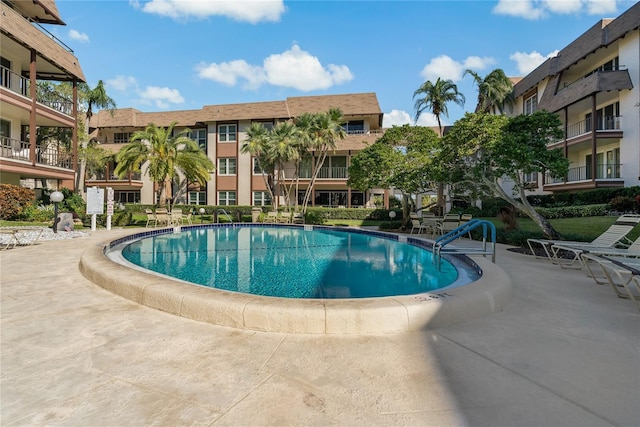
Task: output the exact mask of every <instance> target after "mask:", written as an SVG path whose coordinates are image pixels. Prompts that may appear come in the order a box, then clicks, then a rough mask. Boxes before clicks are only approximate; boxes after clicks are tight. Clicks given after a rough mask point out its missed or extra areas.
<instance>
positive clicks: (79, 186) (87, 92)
mask: <svg viewBox="0 0 640 427" xmlns="http://www.w3.org/2000/svg"><path fill="white" fill-rule="evenodd" d="M78 88H79V90H80V92H81V93H82V94H83V97H84V98H85V102H86V104H87V111H86V113H85V116H86V125H85V126H86V129H87V132H88V130H89V122H90V121H91V117H93V109H94V108H104V109H108V110H109V111H111V114H113V110H114V109H115V108H116V102H115V101H114V100H113V99H112V98H111V97H110V96H109V95H107V90H106V88H105V87H104V82H103V81H102V80H98V84H96V87H94V88H93V89H92V88H91V87H89V85H87V84H86V83H81V84H80V85H79V86H78ZM88 143H89V141H88V139H85V140H84V141H83V142H82V153H81V154H82V157H81V159H80V170H79V171H78V174H77V175H76V192H77V193H78V194H80V195H82V194H84V176H85V174H86V170H87V160H86V158H85V157H86V156H85V153H84V152H85V151H86V150H87V145H88Z"/></svg>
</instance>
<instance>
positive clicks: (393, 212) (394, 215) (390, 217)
mask: <svg viewBox="0 0 640 427" xmlns="http://www.w3.org/2000/svg"><path fill="white" fill-rule="evenodd" d="M395 217H396V211H389V229H391V221H393V219H394V218H395Z"/></svg>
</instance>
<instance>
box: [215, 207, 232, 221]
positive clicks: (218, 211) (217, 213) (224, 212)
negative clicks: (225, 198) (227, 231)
mask: <svg viewBox="0 0 640 427" xmlns="http://www.w3.org/2000/svg"><path fill="white" fill-rule="evenodd" d="M221 213H222V214H224V215H225V216H226V217H227V219H228V220H229V222H230V223H232V224H233V218H231V215H229V214H228V213H227V211H225V210H224V209H222V208H219V209H217V210H216V217H219V216H220V214H221ZM217 222H220V221H217Z"/></svg>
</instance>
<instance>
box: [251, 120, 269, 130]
mask: <svg viewBox="0 0 640 427" xmlns="http://www.w3.org/2000/svg"><path fill="white" fill-rule="evenodd" d="M254 123H260V124H261V125H262V126H263V127H264V128H265V129H266V130H271V129H273V122H260V121H255V122H254Z"/></svg>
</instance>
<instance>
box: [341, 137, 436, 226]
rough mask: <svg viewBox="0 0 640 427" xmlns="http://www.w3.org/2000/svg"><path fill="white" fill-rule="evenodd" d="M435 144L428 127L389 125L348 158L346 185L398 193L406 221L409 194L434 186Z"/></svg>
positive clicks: (424, 190) (359, 188) (422, 191)
mask: <svg viewBox="0 0 640 427" xmlns="http://www.w3.org/2000/svg"><path fill="white" fill-rule="evenodd" d="M438 145H439V138H438V135H437V134H436V133H435V132H434V131H433V130H432V129H430V128H428V127H423V126H410V125H403V126H393V127H392V128H391V129H388V130H387V131H386V132H385V133H384V135H383V136H382V137H380V138H379V139H378V140H377V141H376V142H375V143H373V144H372V145H370V146H369V147H367V148H365V149H364V150H362V151H360V152H359V153H358V154H356V155H355V156H354V157H353V158H352V159H351V166H350V167H349V179H348V181H347V184H348V185H349V186H351V187H353V188H356V189H358V190H361V191H366V190H369V189H371V188H376V187H378V188H395V189H397V190H399V191H400V192H401V193H402V207H403V209H402V210H403V218H404V219H405V220H407V219H408V217H409V210H410V200H411V195H412V194H420V193H424V192H426V191H429V190H431V189H433V188H434V186H435V182H434V181H435V175H434V174H433V171H434V170H435V169H434V165H433V163H432V159H433V157H434V155H435V153H436V151H437V150H438Z"/></svg>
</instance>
